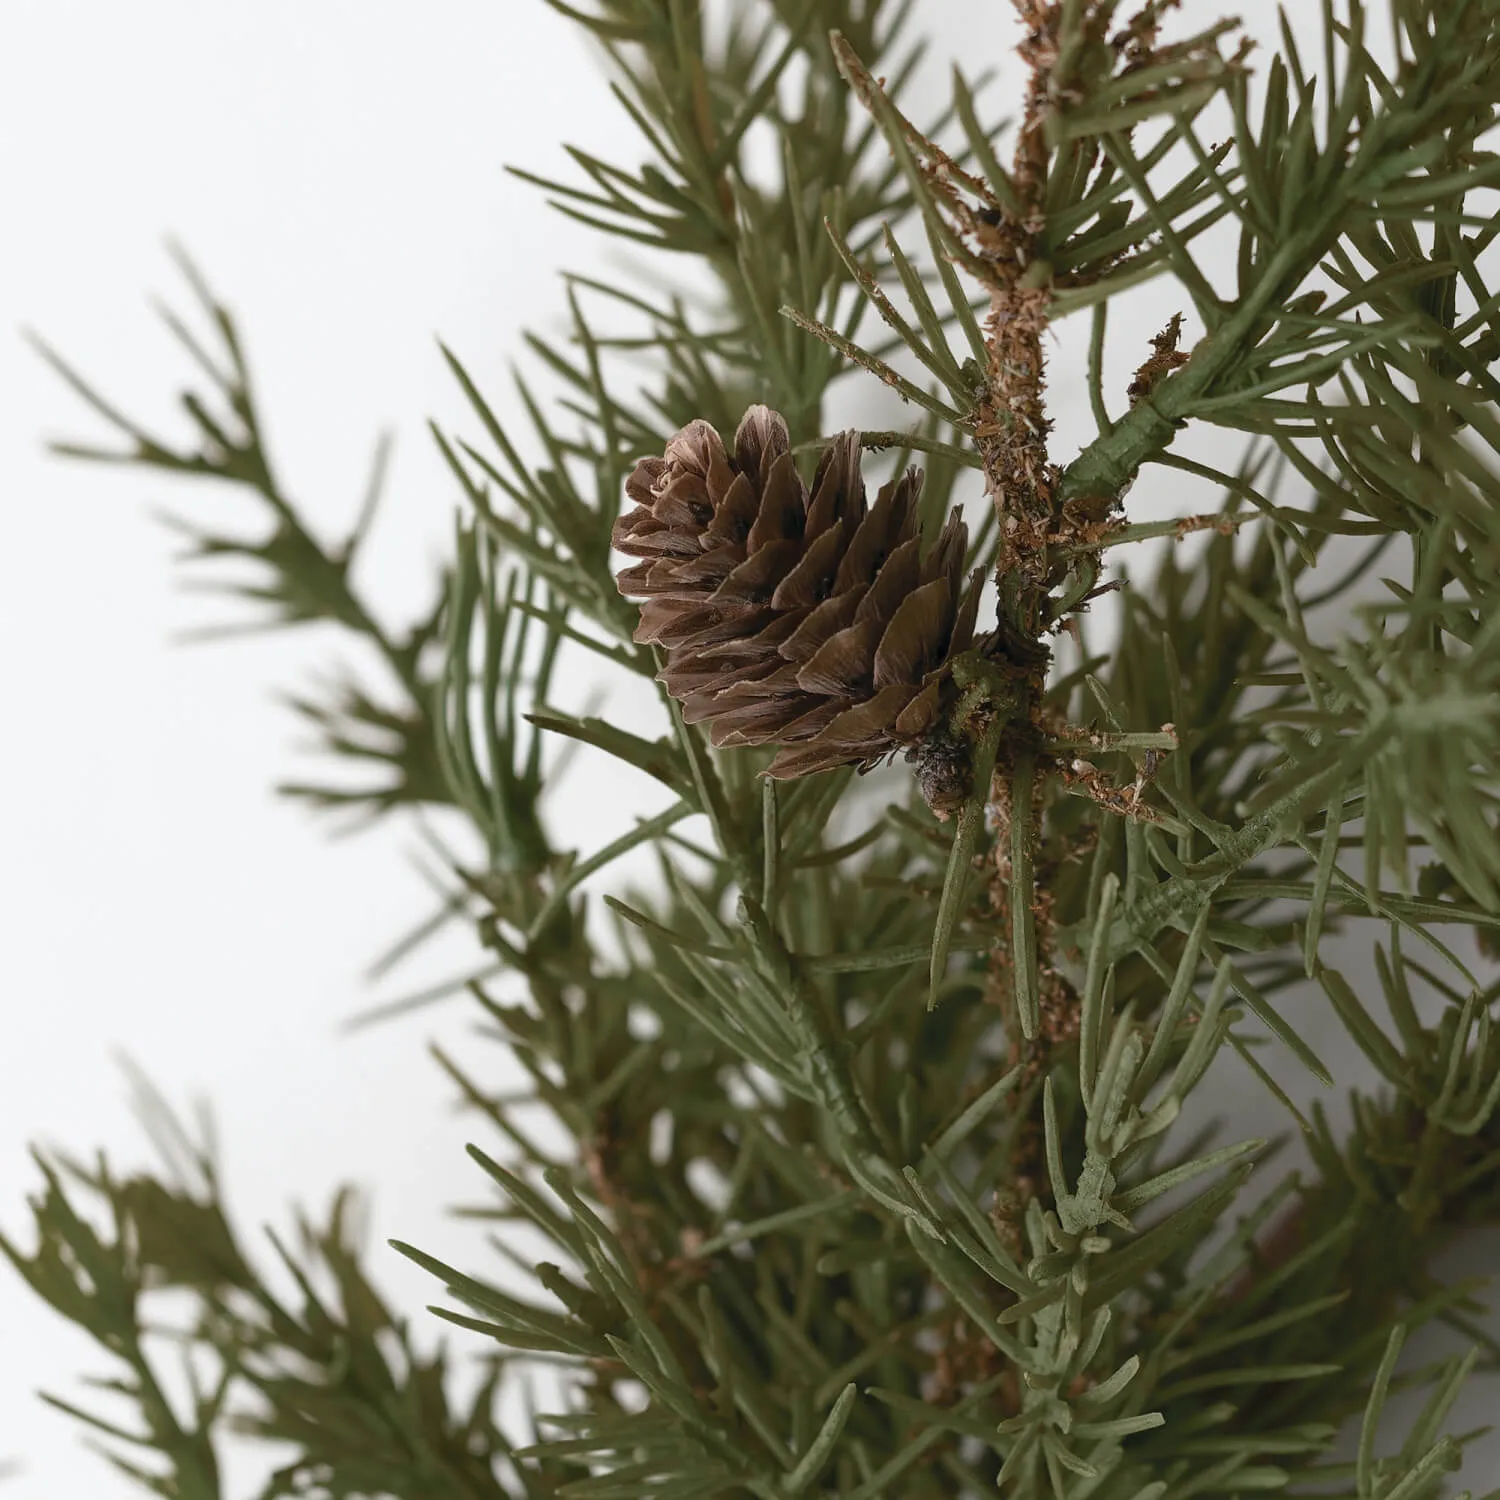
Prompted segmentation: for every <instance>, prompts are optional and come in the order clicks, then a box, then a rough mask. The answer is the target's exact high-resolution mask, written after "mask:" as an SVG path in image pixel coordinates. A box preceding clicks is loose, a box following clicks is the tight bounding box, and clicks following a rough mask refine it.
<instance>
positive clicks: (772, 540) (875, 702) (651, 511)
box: [614, 406, 983, 777]
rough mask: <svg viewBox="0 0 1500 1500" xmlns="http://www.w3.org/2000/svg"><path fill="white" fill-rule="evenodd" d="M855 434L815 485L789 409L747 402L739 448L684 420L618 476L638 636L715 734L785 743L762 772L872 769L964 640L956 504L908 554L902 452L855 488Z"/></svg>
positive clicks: (973, 606) (916, 728) (918, 479)
mask: <svg viewBox="0 0 1500 1500" xmlns="http://www.w3.org/2000/svg"><path fill="white" fill-rule="evenodd" d="M859 460H860V450H859V434H858V433H856V432H845V433H841V434H840V435H839V436H838V437H836V438H835V439H834V440H833V441H832V442H831V443H830V444H829V445H828V448H827V450H826V451H825V452H824V454H823V458H822V461H821V462H820V463H819V464H818V469H817V473H816V474H815V475H814V476H813V482H812V487H811V490H810V491H809V489H808V486H807V485H806V484H804V483H803V481H802V478H801V476H800V475H799V474H798V473H797V470H796V468H795V466H794V465H793V463H792V456H791V452H790V443H789V440H788V437H787V428H786V423H785V421H784V420H783V419H782V418H781V417H780V416H779V415H778V414H777V413H775V412H773V411H771V410H770V409H769V408H767V407H764V406H753V407H751V408H750V410H749V411H748V412H747V413H746V414H745V418H744V420H743V421H742V422H741V423H740V428H739V431H738V432H737V433H736V434H735V439H734V453H733V454H732V455H731V454H729V453H727V452H726V451H725V448H724V443H723V440H722V439H721V438H720V437H719V434H718V433H717V432H715V431H714V429H713V428H712V427H711V426H710V425H709V424H708V423H707V422H702V421H698V422H692V423H689V425H688V426H686V427H684V428H683V429H682V431H681V432H679V433H678V434H677V435H676V436H675V437H674V438H673V439H672V440H671V442H669V443H668V444H667V451H666V454H665V456H664V457H661V458H655V457H653V458H645V459H642V460H641V461H640V463H639V464H637V465H636V468H635V472H634V473H633V474H632V475H631V476H630V478H629V479H628V480H627V481H626V484H625V492H626V494H627V495H628V496H629V497H630V499H632V500H634V501H635V502H636V504H635V508H634V509H633V510H630V511H628V512H627V513H626V514H624V515H622V516H621V517H620V519H619V520H618V521H616V522H615V528H614V545H615V547H616V548H617V549H618V550H619V551H621V552H624V553H627V554H628V555H629V556H631V557H639V558H642V559H644V561H642V562H639V563H636V564H635V565H634V566H633V567H629V568H626V569H625V570H624V571H623V572H622V573H621V574H620V575H619V578H618V580H617V581H618V583H619V588H620V592H621V593H622V594H624V595H626V596H627V597H630V598H636V599H642V600H644V601H645V602H644V604H643V605H642V607H641V622H640V624H639V626H637V628H636V631H635V639H636V640H637V641H642V642H655V643H656V644H658V645H660V646H661V647H662V648H663V649H664V651H665V653H666V666H665V669H664V670H663V671H662V673H661V680H662V681H663V682H664V683H665V684H666V687H667V691H668V692H670V693H671V695H672V696H673V697H674V698H676V699H678V700H679V701H680V702H681V703H682V706H683V717H684V718H685V719H686V720H687V721H688V722H689V723H700V722H704V721H707V722H708V723H709V724H710V725H711V730H710V733H711V737H712V739H713V742H714V744H716V745H771V744H775V745H781V746H783V747H784V748H783V749H782V750H781V753H780V754H779V755H777V757H776V758H775V760H773V761H772V762H771V764H770V766H769V767H768V768H767V774H768V775H770V776H775V777H791V776H805V775H807V774H809V773H810V772H813V771H821V770H825V769H826V768H828V767H830V766H841V765H850V764H854V765H858V766H859V768H860V769H861V770H867V769H868V768H869V767H871V766H873V765H875V764H876V763H877V762H878V761H879V760H881V759H882V758H883V757H884V756H886V755H888V754H890V753H891V752H892V751H895V750H897V749H900V748H902V747H905V746H911V745H914V744H916V743H917V742H919V741H920V740H921V739H922V738H923V736H924V735H925V734H926V733H927V732H928V731H929V730H930V729H931V728H932V727H933V725H934V724H935V723H936V721H937V718H938V713H939V708H940V706H941V693H942V688H943V683H944V682H945V680H946V679H947V675H948V673H947V666H948V663H949V661H950V660H951V658H952V657H953V656H955V655H957V654H958V653H959V652H960V651H965V650H967V649H968V648H969V646H970V645H971V644H972V643H973V639H974V621H975V617H976V615H977V614H978V610H979V591H980V586H981V584H982V582H983V573H982V570H976V571H975V573H974V575H973V576H972V577H971V578H970V580H969V583H968V587H967V588H962V587H961V584H962V578H961V574H962V569H963V561H964V551H965V548H966V546H967V544H968V528H967V527H966V526H965V525H964V523H963V522H962V521H961V520H960V519H959V517H958V516H957V515H956V514H955V515H953V516H950V517H949V519H948V523H947V525H946V526H945V527H944V528H943V532H942V535H941V536H940V537H939V538H938V540H937V542H936V543H935V544H934V546H933V547H932V548H931V550H930V551H929V552H928V553H927V555H926V556H925V557H923V556H921V538H920V536H919V535H918V531H917V496H918V494H919V493H920V490H921V483H922V476H921V474H920V473H918V472H917V471H916V470H915V469H909V470H907V472H906V473H905V474H904V475H902V476H901V478H900V479H898V480H895V481H893V482H892V483H890V484H888V485H886V486H885V487H884V488H883V489H882V490H881V491H880V493H879V495H877V496H876V499H875V503H874V504H873V505H866V503H865V488H864V481H863V480H862V479H861V477H860V471H859Z"/></svg>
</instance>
